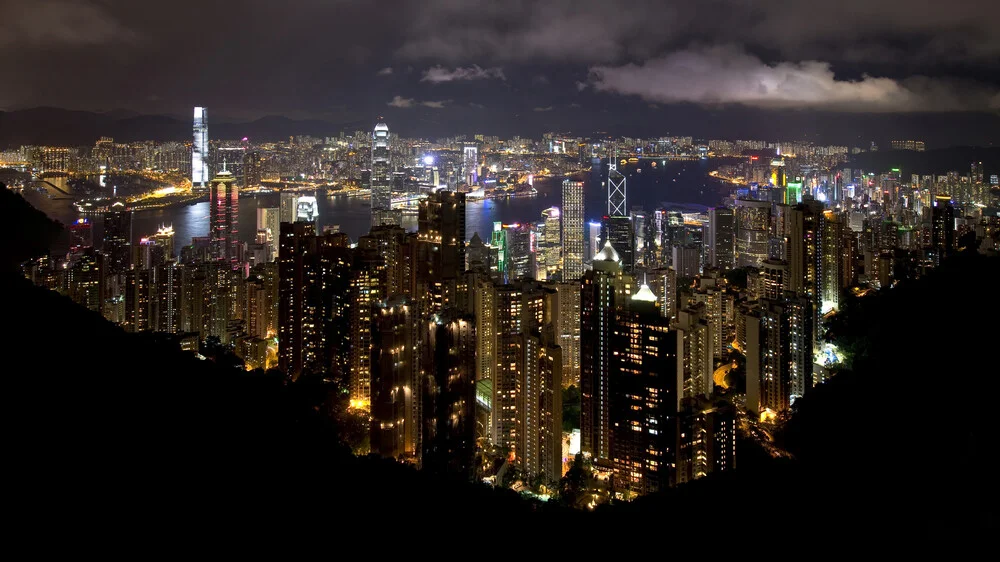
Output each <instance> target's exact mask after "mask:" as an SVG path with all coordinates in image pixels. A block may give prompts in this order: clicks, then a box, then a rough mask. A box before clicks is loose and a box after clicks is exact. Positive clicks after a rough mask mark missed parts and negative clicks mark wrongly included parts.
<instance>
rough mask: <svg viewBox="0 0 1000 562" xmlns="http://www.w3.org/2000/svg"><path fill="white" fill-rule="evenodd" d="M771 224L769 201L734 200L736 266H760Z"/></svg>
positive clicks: (763, 258)
mask: <svg viewBox="0 0 1000 562" xmlns="http://www.w3.org/2000/svg"><path fill="white" fill-rule="evenodd" d="M770 225H771V203H770V202H768V201H751V200H746V199H738V200H737V201H736V266H737V267H746V266H751V267H760V264H761V262H763V261H764V260H766V259H767V257H768V256H767V242H768V238H769V230H770Z"/></svg>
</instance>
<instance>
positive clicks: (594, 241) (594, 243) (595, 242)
mask: <svg viewBox="0 0 1000 562" xmlns="http://www.w3.org/2000/svg"><path fill="white" fill-rule="evenodd" d="M603 247H604V244H602V243H601V223H599V222H589V223H587V258H586V263H587V264H588V265H589V264H590V262H592V261H594V256H596V255H597V253H598V252H600V251H601V248H603Z"/></svg>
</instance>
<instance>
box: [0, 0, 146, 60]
mask: <svg viewBox="0 0 1000 562" xmlns="http://www.w3.org/2000/svg"><path fill="white" fill-rule="evenodd" d="M0 6H2V7H3V10H2V13H3V14H4V17H3V18H0V47H5V48H9V49H12V50H16V49H19V48H24V47H32V48H36V47H40V46H41V47H61V46H65V47H72V48H78V47H86V46H88V45H101V44H108V43H128V42H132V41H134V40H135V39H136V35H135V33H133V32H132V30H131V29H128V28H127V27H125V26H124V25H123V24H122V23H120V22H119V21H118V20H117V19H116V18H115V17H114V16H113V15H112V13H111V12H110V11H108V10H107V9H106V8H104V7H103V6H102V5H101V4H98V3H89V2H74V1H70V0H32V1H30V2H24V1H15V0H5V1H4V2H0Z"/></svg>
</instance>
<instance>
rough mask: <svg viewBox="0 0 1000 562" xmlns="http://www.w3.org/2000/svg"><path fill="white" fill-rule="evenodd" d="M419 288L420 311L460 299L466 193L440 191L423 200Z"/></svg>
mask: <svg viewBox="0 0 1000 562" xmlns="http://www.w3.org/2000/svg"><path fill="white" fill-rule="evenodd" d="M416 261H417V263H416V275H417V285H418V288H417V291H416V294H415V295H414V297H415V298H416V299H417V300H418V302H420V303H421V308H420V311H421V314H432V313H434V312H440V311H441V310H442V309H443V308H444V307H446V306H448V305H454V304H456V301H457V295H456V290H457V283H458V278H459V277H460V276H461V274H462V273H464V272H465V194H464V193H456V192H454V191H438V192H436V193H433V194H431V196H430V197H428V198H427V199H424V200H422V201H420V208H419V210H418V217H417V260H416Z"/></svg>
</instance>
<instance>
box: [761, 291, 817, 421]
mask: <svg viewBox="0 0 1000 562" xmlns="http://www.w3.org/2000/svg"><path fill="white" fill-rule="evenodd" d="M812 308H813V307H812V303H811V302H810V301H809V299H808V298H806V297H794V296H791V294H788V295H787V298H785V299H783V300H780V301H772V300H768V299H764V300H762V301H761V307H760V309H759V310H758V311H755V312H754V313H751V314H748V315H747V316H746V340H747V344H746V354H747V399H746V408H747V410H748V411H749V412H751V413H753V414H760V413H762V412H764V411H765V410H768V411H770V412H773V413H781V412H786V411H788V408H789V407H790V406H791V403H792V401H793V400H794V399H795V398H798V397H800V396H802V395H804V394H805V393H807V392H808V391H809V389H810V388H812V382H813V381H812V369H813V367H812V364H813V362H812V349H813V312H812Z"/></svg>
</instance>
